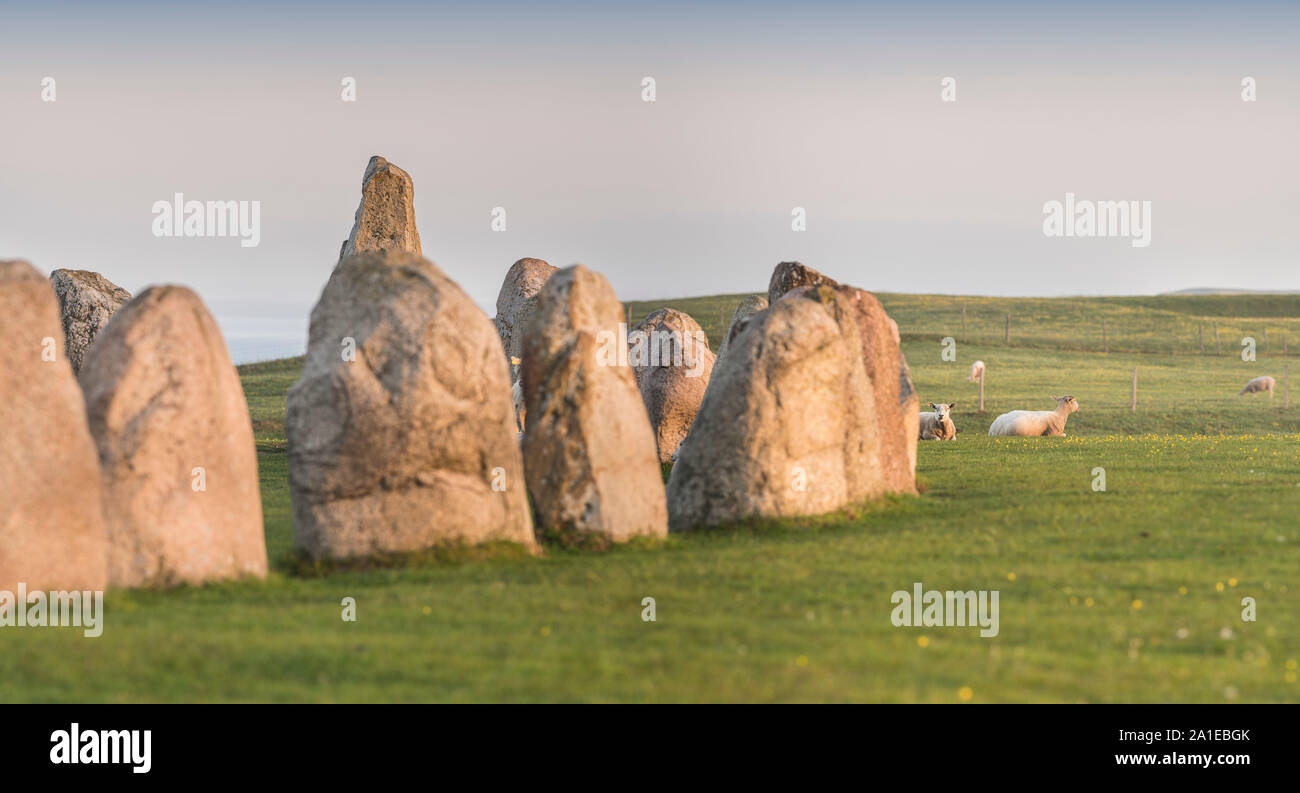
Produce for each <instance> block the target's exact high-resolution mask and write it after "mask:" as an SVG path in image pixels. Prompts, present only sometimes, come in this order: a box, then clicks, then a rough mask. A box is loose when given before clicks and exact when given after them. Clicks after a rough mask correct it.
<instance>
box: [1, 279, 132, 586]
mask: <svg viewBox="0 0 1300 793" xmlns="http://www.w3.org/2000/svg"><path fill="white" fill-rule="evenodd" d="M60 325H61V323H60V320H59V306H58V301H57V300H55V297H54V292H53V291H52V290H51V289H50V282H49V281H48V280H47V279H46V278H45V277H44V276H42V275H41V274H40V273H39V272H37V271H36V269H35V268H33V267H32V266H31V265H30V264H28V263H27V262H22V261H0V338H3V339H4V343H5V349H6V351H7V354H6V356H5V363H4V365H3V366H0V428H2V429H0V590H7V591H9V592H15V591H17V588H18V584H19V583H23V584H25V585H26V586H27V589H28V591H34V590H37V589H55V590H74V589H77V590H86V589H90V590H95V589H103V588H104V587H105V586H106V585H107V583H108V535H107V533H106V532H105V529H104V517H103V508H102V503H101V491H100V478H99V460H98V458H97V457H96V456H95V445H94V443H93V442H92V441H91V438H90V431H89V429H87V427H86V409H85V403H84V402H83V400H82V396H81V389H80V388H78V387H77V381H76V378H75V377H74V376H73V374H72V368H71V367H70V366H69V365H68V362H67V359H66V357H65V356H64V350H63V331H62V330H61V327H60Z"/></svg>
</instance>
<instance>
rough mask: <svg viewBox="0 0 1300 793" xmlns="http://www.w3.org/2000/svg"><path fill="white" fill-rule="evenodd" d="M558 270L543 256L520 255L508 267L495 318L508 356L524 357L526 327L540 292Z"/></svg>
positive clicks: (498, 332) (498, 298) (498, 333)
mask: <svg viewBox="0 0 1300 793" xmlns="http://www.w3.org/2000/svg"><path fill="white" fill-rule="evenodd" d="M556 272H558V269H557V268H555V267H552V266H551V265H549V264H547V263H546V262H544V261H542V260H541V259H520V260H519V261H517V262H515V263H514V264H512V265H510V269H509V270H507V271H506V279H505V281H504V282H503V283H502V284H501V291H500V292H499V293H498V294H497V315H496V319H495V320H494V322H495V324H496V328H497V335H498V336H500V337H501V346H502V347H504V348H505V351H506V355H507V356H509V357H511V358H522V357H523V354H524V345H523V338H522V337H523V334H522V329H523V327H524V326H525V325H526V324H527V322H528V317H529V316H530V315H531V314H532V313H533V310H534V309H535V308H536V306H537V293H538V292H540V291H542V287H543V286H546V282H547V281H548V280H549V279H550V277H551V276H552V275H554V274H555V273H556ZM516 329H518V330H516Z"/></svg>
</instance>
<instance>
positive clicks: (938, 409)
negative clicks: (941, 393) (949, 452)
mask: <svg viewBox="0 0 1300 793" xmlns="http://www.w3.org/2000/svg"><path fill="white" fill-rule="evenodd" d="M930 407H931V408H932V409H933V410H934V412H933V413H922V414H921V430H920V434H919V436H918V437H919V438H920V439H921V440H923V441H951V440H956V438H957V425H956V424H953V423H952V416H950V415H949V413H950V412H951V411H952V409H953V408H955V407H957V403H956V402H949V403H948V404H946V405H945V404H943V403H942V402H940V403H939V404H937V405H936V404H934V403H933V402H931V403H930Z"/></svg>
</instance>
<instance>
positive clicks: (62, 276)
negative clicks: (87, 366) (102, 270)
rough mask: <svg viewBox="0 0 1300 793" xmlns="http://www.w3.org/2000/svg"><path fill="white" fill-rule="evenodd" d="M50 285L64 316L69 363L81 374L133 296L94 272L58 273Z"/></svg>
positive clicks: (51, 278) (51, 277) (52, 278)
mask: <svg viewBox="0 0 1300 793" xmlns="http://www.w3.org/2000/svg"><path fill="white" fill-rule="evenodd" d="M50 282H51V283H52V284H53V285H54V294H55V296H56V297H58V298H59V311H60V313H61V314H62V315H63V342H64V345H65V348H66V350H67V354H68V363H70V364H72V371H74V372H79V371H81V363H82V361H84V360H85V358H86V353H87V352H88V351H89V350H90V345H91V343H92V342H94V340H95V336H96V335H98V334H99V331H100V330H102V329H103V327H104V326H105V325H107V324H108V321H109V319H111V318H112V317H113V314H114V312H116V311H117V310H118V309H119V308H121V307H122V305H123V304H124V303H126V301H128V300H130V299H131V293H130V292H128V291H126V290H125V289H123V288H122V287H120V286H118V285H117V284H115V283H113V282H112V281H110V280H108V279H107V278H105V277H104V276H102V275H100V274H99V273H95V272H91V271H90V270H55V271H54V272H52V273H50Z"/></svg>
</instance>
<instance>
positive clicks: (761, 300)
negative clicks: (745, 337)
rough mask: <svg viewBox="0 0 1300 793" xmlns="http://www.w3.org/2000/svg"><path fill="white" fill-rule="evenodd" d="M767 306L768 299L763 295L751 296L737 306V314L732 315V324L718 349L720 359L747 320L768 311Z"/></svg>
mask: <svg viewBox="0 0 1300 793" xmlns="http://www.w3.org/2000/svg"><path fill="white" fill-rule="evenodd" d="M767 306H768V303H767V298H765V297H763V296H761V295H750V296H749V297H747V298H745V299H744V300H742V301H741V302H740V305H738V306H736V310H735V312H733V313H732V315H731V324H730V325H728V326H727V333H726V335H725V336H723V337H722V345H721V346H720V347H719V348H718V357H719V358H721V357H722V356H723V355H725V354H726V352H727V346H728V345H729V344H731V340H732V339H733V338H735V337H736V334H737V333H739V332H740V328H741V326H742V325H744V324H745V320H747V319H749V318H750V317H752V316H754V315H755V314H757V313H758V312H760V311H762V310H764V309H766V308H767Z"/></svg>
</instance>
